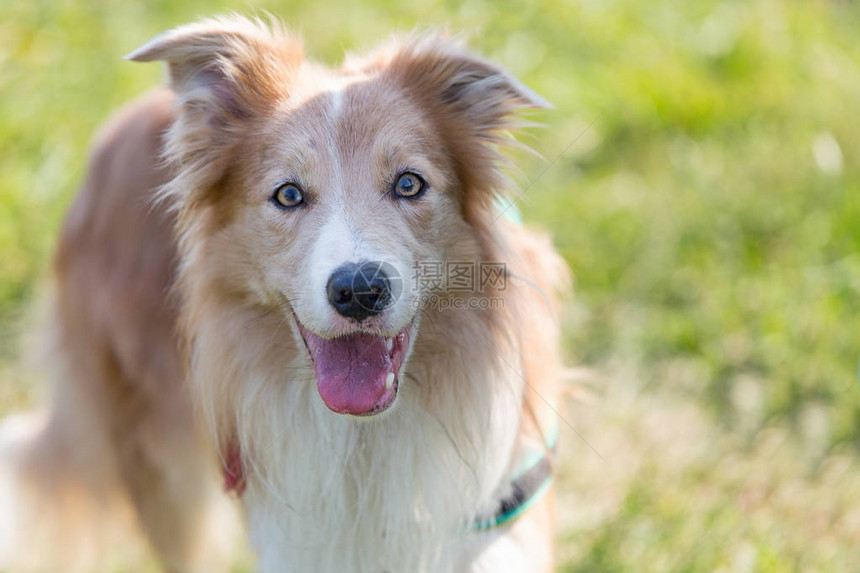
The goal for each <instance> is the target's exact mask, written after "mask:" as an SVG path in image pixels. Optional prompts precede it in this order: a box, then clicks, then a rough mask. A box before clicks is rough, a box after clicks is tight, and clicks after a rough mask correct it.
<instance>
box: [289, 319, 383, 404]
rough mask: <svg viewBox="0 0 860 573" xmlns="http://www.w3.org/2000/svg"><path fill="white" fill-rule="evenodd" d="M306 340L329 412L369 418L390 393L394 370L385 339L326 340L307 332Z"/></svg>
mask: <svg viewBox="0 0 860 573" xmlns="http://www.w3.org/2000/svg"><path fill="white" fill-rule="evenodd" d="M305 340H306V341H307V344H308V349H309V350H310V352H311V355H312V356H313V363H314V374H315V375H316V379H317V390H319V393H320V397H321V398H322V399H323V402H325V404H326V406H328V407H329V409H330V410H332V411H334V412H337V413H339V414H352V415H359V414H366V413H368V412H370V411H371V410H373V409H374V408H375V407H376V406H377V405H381V403H382V402H384V400H383V398H384V397H385V396H386V394H387V393H390V392H391V389H388V388H386V387H385V379H386V377H387V376H388V373H389V372H392V371H393V370H394V368H393V367H392V362H391V356H390V355H389V351H388V350H387V349H386V348H385V339H384V338H383V337H381V336H373V335H370V334H352V335H349V336H343V337H339V338H333V339H331V340H326V339H324V338H320V337H319V336H316V335H315V334H313V333H310V332H306V333H305Z"/></svg>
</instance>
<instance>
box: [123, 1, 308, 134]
mask: <svg viewBox="0 0 860 573" xmlns="http://www.w3.org/2000/svg"><path fill="white" fill-rule="evenodd" d="M301 58H302V50H301V45H300V43H299V42H298V41H297V40H295V39H293V38H292V37H290V36H289V35H288V34H286V33H285V32H284V30H283V28H282V27H281V26H280V25H279V24H277V23H276V22H274V21H273V22H272V23H271V24H270V25H268V26H267V25H266V24H264V23H262V22H260V21H256V20H249V19H247V18H243V17H241V16H231V17H226V18H213V19H207V20H203V21H200V22H197V23H194V24H188V25H186V26H181V27H179V28H176V29H174V30H170V31H168V32H165V33H164V34H162V35H160V36H157V37H156V38H154V39H153V40H151V41H150V42H149V43H147V44H146V45H144V46H142V47H140V48H138V49H137V50H135V51H133V52H132V53H130V54H129V55H128V56H126V59H129V60H133V61H136V62H151V61H154V60H163V61H165V62H167V64H168V70H169V77H170V86H171V87H172V88H173V90H174V91H175V92H176V93H177V94H179V95H180V96H181V97H183V98H184V99H185V100H186V101H191V100H193V101H194V102H195V103H196V104H198V105H202V106H203V107H205V108H206V109H207V111H208V112H210V113H211V114H212V119H214V120H215V121H219V120H226V121H229V120H234V119H238V120H242V119H245V118H247V117H249V116H251V115H253V114H255V113H260V112H264V111H265V110H266V109H267V108H269V107H271V106H274V105H276V104H277V102H278V101H279V100H280V99H281V98H283V97H284V96H286V89H287V86H288V84H289V80H290V77H291V76H292V75H293V73H294V72H295V69H296V68H297V67H298V66H299V64H300V63H301Z"/></svg>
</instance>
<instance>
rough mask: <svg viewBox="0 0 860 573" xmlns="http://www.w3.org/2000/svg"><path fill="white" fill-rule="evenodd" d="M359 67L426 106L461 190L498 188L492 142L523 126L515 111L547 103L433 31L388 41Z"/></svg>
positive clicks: (536, 107) (546, 104) (500, 185)
mask: <svg viewBox="0 0 860 573" xmlns="http://www.w3.org/2000/svg"><path fill="white" fill-rule="evenodd" d="M363 67H364V69H365V70H368V71H376V72H378V73H380V74H382V75H384V76H387V77H389V78H391V79H393V81H394V82H396V83H397V84H398V85H399V86H400V87H401V88H402V89H403V90H404V91H405V92H406V93H407V94H408V96H409V98H410V99H412V100H413V101H415V102H416V103H418V104H419V105H420V107H421V108H422V109H424V110H426V112H427V113H428V116H429V118H430V120H431V122H432V123H433V124H434V125H435V126H436V127H437V128H438V129H439V130H440V131H441V132H442V135H443V137H444V140H445V142H446V144H447V145H448V146H449V147H450V149H449V155H450V156H451V158H452V159H453V161H454V162H455V164H456V165H455V167H456V168H457V171H458V175H459V176H460V179H461V183H462V187H463V188H464V189H465V190H470V189H476V188H480V187H483V188H490V187H495V188H497V189H496V190H498V188H499V187H502V186H503V185H502V183H501V181H500V180H499V179H498V176H499V172H498V169H497V167H498V161H497V160H498V159H499V158H500V156H499V154H498V153H497V151H496V147H497V146H496V145H492V144H497V143H504V142H505V141H510V138H509V137H506V135H507V132H508V131H509V130H511V129H515V128H517V127H521V126H523V125H528V124H529V123H528V122H525V121H522V120H521V119H518V116H519V114H520V112H521V111H523V110H528V109H548V108H551V107H552V106H551V105H550V104H549V103H548V102H547V101H546V100H545V99H544V98H542V97H541V96H539V95H538V94H537V93H535V92H534V91H532V90H531V89H529V88H528V87H526V86H525V85H523V84H522V83H521V82H520V81H518V80H517V79H516V78H514V77H513V76H511V75H510V74H509V73H508V72H506V71H505V70H504V69H502V68H501V67H499V66H497V65H496V64H493V63H491V62H489V61H486V60H484V59H482V58H480V57H479V56H477V55H475V54H473V53H471V52H469V51H467V50H466V49H465V48H464V47H463V45H462V44H461V42H459V41H455V40H452V39H448V38H446V37H444V36H442V35H439V34H425V35H419V36H415V37H413V38H411V39H407V40H406V41H401V42H397V43H394V44H393V45H389V46H387V47H385V48H383V49H381V50H379V51H378V52H376V53H375V54H372V55H371V57H370V58H369V61H368V60H365V61H364V62H363ZM488 144H490V145H488ZM479 195H483V196H484V197H488V196H490V197H492V195H490V194H479ZM472 196H474V194H472Z"/></svg>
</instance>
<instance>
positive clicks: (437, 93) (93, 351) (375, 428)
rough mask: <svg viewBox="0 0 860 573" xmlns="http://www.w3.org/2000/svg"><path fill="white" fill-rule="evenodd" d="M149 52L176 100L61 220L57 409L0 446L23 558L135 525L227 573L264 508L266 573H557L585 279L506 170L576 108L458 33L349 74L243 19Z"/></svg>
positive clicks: (162, 93) (135, 113)
mask: <svg viewBox="0 0 860 573" xmlns="http://www.w3.org/2000/svg"><path fill="white" fill-rule="evenodd" d="M128 59H130V60H134V61H138V62H150V61H163V62H166V64H167V70H168V87H167V88H164V89H161V90H158V91H155V92H153V93H151V94H149V95H147V96H145V97H143V99H141V100H140V101H138V102H136V103H133V104H131V105H130V106H129V107H127V108H126V109H125V110H123V111H121V112H120V113H119V115H118V116H117V117H115V118H114V119H113V120H112V121H111V122H110V123H109V124H108V125H107V127H106V128H104V129H103V131H102V132H101V134H100V135H99V136H98V138H97V143H96V144H95V149H94V152H93V155H92V159H91V165H90V168H89V172H88V175H87V177H86V180H85V182H84V184H83V186H82V189H81V191H80V193H79V195H78V196H77V199H76V200H75V202H74V203H73V205H72V206H71V209H70V211H69V213H68V216H67V218H66V219H65V223H64V225H63V227H62V231H61V237H60V241H59V247H58V250H57V254H56V260H55V268H54V275H55V284H54V289H53V293H54V294H53V299H52V306H51V316H50V328H49V335H50V344H49V345H47V346H48V348H49V349H50V355H49V356H50V358H49V360H48V361H49V362H50V363H51V365H52V367H53V370H54V377H55V378H56V383H55V385H54V390H53V394H52V399H51V403H50V408H49V410H48V411H47V412H45V413H43V414H31V415H21V416H16V417H13V418H10V419H8V420H7V421H6V422H5V423H4V425H3V429H2V431H0V456H2V457H0V460H2V461H0V495H6V496H7V497H6V499H7V500H8V501H9V503H8V504H6V505H5V506H4V507H5V508H6V509H4V510H3V512H4V514H5V515H4V517H3V518H2V519H3V523H4V524H5V528H6V529H4V530H0V533H2V537H3V539H5V540H6V544H5V551H6V559H7V561H6V564H7V566H8V567H10V568H14V567H15V563H20V562H21V561H20V559H19V558H20V554H22V553H23V554H25V555H24V560H25V561H26V560H27V559H29V560H30V565H28V566H33V567H36V565H33V563H35V562H36V561H38V560H39V559H41V558H42V557H44V556H46V555H47V554H48V553H51V552H52V551H50V550H52V549H56V551H53V553H60V554H62V555H63V557H62V559H64V561H63V563H64V564H63V565H62V567H59V568H58V567H57V566H56V565H55V566H54V568H53V569H51V570H53V571H57V570H64V571H72V570H76V568H78V567H83V565H80V564H81V563H83V561H81V559H79V558H78V557H74V556H75V555H78V554H80V553H81V548H82V547H84V546H85V540H84V539H83V537H84V535H85V534H84V532H85V531H86V532H89V531H90V530H89V529H87V528H85V527H84V525H83V524H84V522H85V520H89V521H92V522H95V523H96V524H97V525H100V526H101V530H102V532H103V533H104V529H105V527H104V525H105V524H106V523H112V522H111V521H109V519H114V518H113V517H109V514H111V515H121V516H124V517H122V518H119V517H117V518H116V519H117V523H119V522H120V521H122V523H125V524H128V523H131V524H132V525H131V526H133V527H138V528H139V529H141V530H142V531H143V532H144V534H145V536H146V539H147V540H148V544H149V546H150V547H151V548H152V549H153V550H154V552H155V554H156V555H157V557H158V559H159V560H160V562H161V564H162V565H163V567H164V569H165V570H166V571H170V572H186V571H207V572H211V571H217V570H222V569H220V568H222V567H223V566H224V565H223V563H222V564H221V565H218V564H216V563H215V561H217V559H215V558H216V557H218V558H219V559H220V558H221V557H223V555H222V554H224V553H225V552H229V550H227V546H229V542H228V541H226V540H227V539H230V538H231V535H232V532H231V531H222V530H223V529H225V527H226V524H227V523H228V522H229V521H230V519H231V517H230V515H231V511H232V509H231V508H232V506H233V504H234V502H233V501H231V500H237V501H236V502H235V503H236V504H238V505H239V506H240V507H241V513H242V516H243V518H244V523H245V527H246V529H247V535H248V538H249V540H250V544H251V546H252V547H253V549H254V551H255V553H256V555H257V558H258V562H257V568H258V570H259V571H261V572H263V573H284V572H309V571H314V572H334V571H337V572H343V571H349V572H356V573H363V572H374V573H381V572H389V573H395V572H397V573H403V572H408V573H412V572H425V571H426V572H431V571H432V572H443V571H444V572H478V571H493V572H509V573H514V572H529V573H534V572H545V571H550V570H552V567H553V558H552V534H553V529H552V496H551V494H548V493H547V491H548V490H549V489H551V488H550V480H551V475H550V472H551V467H552V463H553V460H554V454H553V449H554V444H553V441H554V438H553V435H554V433H555V431H556V430H557V422H556V413H555V408H556V405H555V404H556V403H555V396H556V379H557V376H558V369H559V361H560V359H559V351H558V337H559V324H558V320H557V318H556V307H557V305H558V302H557V299H558V295H559V294H560V293H563V292H564V291H566V290H567V288H568V283H569V278H568V276H567V270H566V266H565V264H564V263H563V262H562V259H561V258H560V257H559V256H558V255H557V254H556V252H555V251H554V250H553V248H552V246H551V243H550V241H549V239H548V238H547V236H546V235H544V234H542V233H539V232H536V231H531V230H527V229H526V228H525V227H524V226H522V225H521V224H519V223H518V222H516V221H513V220H512V217H509V215H510V212H511V211H512V208H511V196H510V190H511V187H512V186H511V185H510V183H509V181H508V179H507V178H506V176H505V175H504V161H503V158H502V156H501V155H500V149H502V147H503V146H504V145H505V144H506V143H510V142H512V141H513V140H512V138H511V137H509V135H508V133H509V132H510V131H511V130H513V129H515V128H517V127H519V126H521V125H522V124H523V123H524V120H523V119H522V114H521V113H520V112H521V111H523V110H528V109H533V108H544V107H547V106H548V104H547V103H546V102H545V101H544V100H543V99H542V98H541V97H540V96H538V95H537V94H535V93H534V92H533V91H531V90H530V89H528V88H526V87H525V86H524V85H522V84H521V83H520V82H518V81H517V80H516V79H514V78H513V77H511V76H510V75H509V74H508V73H506V72H505V71H503V70H502V69H501V68H499V67H497V66H496V65H494V64H492V63H490V62H488V61H485V60H484V59H482V58H480V57H478V56H476V55H474V54H472V53H470V52H469V51H467V50H466V49H465V48H464V47H463V46H462V44H461V42H460V41H459V40H457V39H452V38H449V37H447V36H446V35H444V34H440V33H417V34H413V35H411V36H408V37H406V38H401V39H396V40H394V41H391V42H389V43H387V44H384V45H383V46H382V47H380V48H378V49H376V50H374V51H372V52H370V53H369V54H366V55H363V56H348V57H347V58H346V59H345V61H344V63H343V65H342V67H341V68H339V69H329V68H326V67H324V66H322V65H319V64H316V63H313V62H311V61H309V60H307V59H305V58H304V57H303V53H302V46H301V43H300V41H299V40H298V39H296V38H295V37H294V36H292V35H291V34H290V33H288V32H287V31H286V30H285V29H284V28H283V26H282V25H280V24H278V23H277V22H261V21H258V20H251V19H246V18H243V17H240V16H227V17H222V18H214V19H207V20H204V21H200V22H197V23H194V24H190V25H186V26H183V27H179V28H177V29H174V30H172V31H169V32H166V33H165V34H163V35H161V36H158V37H156V38H155V39H153V40H152V41H151V42H149V43H148V44H146V45H144V46H143V47H141V48H140V49H138V50H136V51H134V52H132V53H131V54H130V55H129V56H128ZM505 197H507V199H505ZM223 490H226V491H227V494H225V493H224V491H223ZM4 492H5V493H4ZM116 508H120V509H119V510H116ZM123 508H124V509H123ZM117 511H118V513H117ZM51 524H53V525H51ZM58 524H62V525H58ZM222 526H225V527H222ZM108 529H110V528H108ZM226 529H229V528H226ZM37 530H38V531H39V532H40V533H38V534H37V533H34V532H35V531H37ZM86 535H90V533H87V534H86ZM100 539H101V540H102V542H103V541H104V539H105V538H104V537H103V536H102V537H101V538H100ZM86 546H87V547H91V549H90V551H89V553H90V554H91V555H90V556H92V555H95V556H96V557H104V555H105V553H104V544H102V545H101V546H98V545H92V544H90V545H86ZM92 547H96V549H92ZM98 547H101V549H98ZM61 548H62V551H60V549H61ZM0 550H3V548H2V547H0ZM222 550H223V551H222ZM13 553H17V554H19V557H10V555H12V554H13ZM14 559H19V560H18V561H15V560H14ZM22 567H23V566H22Z"/></svg>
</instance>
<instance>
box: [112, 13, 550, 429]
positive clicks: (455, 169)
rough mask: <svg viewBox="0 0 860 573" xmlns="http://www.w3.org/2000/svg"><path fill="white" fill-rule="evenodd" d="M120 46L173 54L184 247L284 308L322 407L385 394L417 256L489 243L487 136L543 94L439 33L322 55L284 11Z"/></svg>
mask: <svg viewBox="0 0 860 573" xmlns="http://www.w3.org/2000/svg"><path fill="white" fill-rule="evenodd" d="M272 28H274V30H273V29H272ZM129 57H130V58H131V59H133V60H138V61H151V60H165V61H166V62H167V63H168V65H169V76H170V84H171V87H172V89H173V90H174V91H175V92H176V94H177V102H178V115H177V120H176V122H175V124H174V126H173V128H172V129H171V132H170V135H169V137H168V142H167V154H168V157H169V159H170V161H171V162H172V163H173V164H174V165H175V168H176V174H177V175H176V178H175V179H174V181H173V183H172V184H171V185H170V187H169V189H168V194H169V195H170V196H171V197H172V199H173V200H175V201H176V204H177V206H178V210H179V220H180V230H181V232H182V234H183V240H184V243H183V254H184V256H185V257H186V261H185V262H186V264H194V262H195V261H199V260H201V259H205V260H206V269H207V271H206V272H207V273H208V274H209V277H208V280H209V281H210V282H211V283H212V284H213V285H216V288H217V289H218V290H219V291H221V292H222V293H224V295H225V296H230V297H233V298H238V299H240V300H242V301H244V303H245V304H249V305H258V306H260V307H263V308H270V309H278V311H279V312H281V313H283V315H284V319H285V320H287V321H290V322H291V323H292V322H293V321H294V324H295V327H296V328H295V329H294V330H295V332H296V336H297V341H298V342H299V343H300V346H301V347H305V348H307V351H308V353H309V358H310V360H311V361H312V362H313V365H314V373H315V377H316V382H317V387H318V390H319V394H320V396H321V397H322V399H323V401H324V402H325V403H326V405H327V406H328V407H329V408H330V409H331V410H333V411H335V412H339V413H347V414H352V415H368V414H374V413H377V412H381V411H383V410H385V409H386V408H388V407H389V406H390V405H391V404H392V403H393V402H394V399H395V397H396V394H397V387H398V383H399V376H400V374H401V370H402V368H403V366H404V363H405V361H406V359H407V357H408V354H409V352H410V348H411V346H412V345H413V344H414V342H415V339H416V337H417V329H418V320H417V317H419V316H420V312H419V307H420V306H421V305H420V303H419V301H420V300H421V297H422V296H423V295H426V292H424V291H425V290H426V289H428V288H434V287H433V286H432V285H431V284H429V283H430V281H416V280H414V279H415V278H416V269H417V268H419V265H422V264H423V265H425V267H424V268H427V264H428V263H429V264H430V268H433V264H437V263H442V262H444V261H478V260H480V259H481V257H482V256H484V249H483V247H484V245H483V244H482V238H481V236H480V231H479V229H478V228H479V227H481V226H482V225H485V224H486V223H487V222H488V221H489V217H490V216H491V214H492V209H493V200H494V193H495V192H496V190H497V189H498V186H499V183H500V176H499V173H498V166H497V159H498V157H497V154H496V151H495V146H496V144H497V143H498V142H499V141H500V139H501V138H502V137H503V133H504V130H506V129H507V128H510V127H511V126H512V125H513V123H512V117H513V115H514V113H515V112H516V111H517V110H519V109H522V108H531V107H542V106H544V105H545V103H544V102H543V100H542V99H541V98H540V97H539V96H537V95H536V94H534V93H533V92H531V91H530V90H528V89H527V88H525V87H524V86H522V85H521V84H520V83H519V82H517V81H516V80H514V79H513V78H511V77H510V76H509V75H508V74H506V73H505V72H504V71H502V70H501V69H499V68H498V67H496V66H494V65H492V64H490V63H488V62H486V61H484V60H482V59H479V58H477V57H475V56H473V55H471V54H469V53H467V52H465V51H464V50H463V49H462V48H461V47H460V46H459V45H458V44H457V43H456V42H453V41H450V40H446V39H444V38H442V37H441V36H438V35H423V36H416V37H412V38H410V39H407V40H405V41H401V42H395V43H392V44H390V45H388V46H386V47H384V48H382V49H380V50H378V51H376V52H374V53H371V54H370V55H369V56H366V57H363V58H348V59H347V62H346V63H345V64H344V66H343V67H342V68H341V69H340V70H330V69H326V68H323V67H321V66H319V65H316V64H313V63H309V62H306V61H304V60H303V58H302V53H301V48H300V46H299V44H298V42H297V41H296V40H294V39H292V38H290V37H289V35H288V34H286V33H284V32H283V31H282V30H280V28H279V27H278V26H273V27H267V26H263V25H261V24H259V23H257V22H251V21H248V20H245V19H241V18H230V19H219V20H207V21H204V22H201V23H198V24H192V25H189V26H185V27H182V28H178V29H176V30H174V31H171V32H168V33H166V34H164V35H162V36H160V37H158V38H156V39H154V40H153V41H152V42H150V43H149V44H147V45H145V46H143V47H142V48H140V49H139V50H137V51H135V52H134V53H132V54H131V55H130V56H129ZM481 221H483V222H481ZM437 286H438V285H437ZM299 338H300V340H298V339H299Z"/></svg>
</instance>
